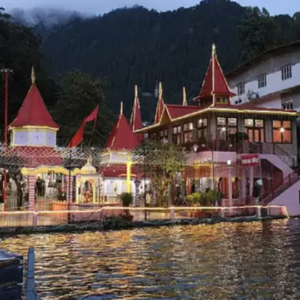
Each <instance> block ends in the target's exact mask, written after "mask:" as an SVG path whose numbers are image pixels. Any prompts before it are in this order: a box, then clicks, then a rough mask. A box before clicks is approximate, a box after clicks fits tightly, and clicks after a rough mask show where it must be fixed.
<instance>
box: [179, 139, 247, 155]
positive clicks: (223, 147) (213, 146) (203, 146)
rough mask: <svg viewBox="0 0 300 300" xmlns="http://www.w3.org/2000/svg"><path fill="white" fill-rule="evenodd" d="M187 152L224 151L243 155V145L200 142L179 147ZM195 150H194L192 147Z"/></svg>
mask: <svg viewBox="0 0 300 300" xmlns="http://www.w3.org/2000/svg"><path fill="white" fill-rule="evenodd" d="M181 146H182V147H184V148H185V149H186V150H187V151H193V152H195V150H196V152H203V151H224V152H237V153H243V143H241V142H231V141H226V140H202V141H197V142H187V143H183V144H182V145H181ZM195 146H196V148H195V149H194V147H195Z"/></svg>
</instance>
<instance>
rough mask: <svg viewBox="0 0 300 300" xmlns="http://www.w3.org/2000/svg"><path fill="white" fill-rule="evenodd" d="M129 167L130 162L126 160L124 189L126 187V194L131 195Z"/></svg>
mask: <svg viewBox="0 0 300 300" xmlns="http://www.w3.org/2000/svg"><path fill="white" fill-rule="evenodd" d="M131 165H132V162H131V161H130V160H127V163H126V167H127V171H126V187H127V193H131Z"/></svg>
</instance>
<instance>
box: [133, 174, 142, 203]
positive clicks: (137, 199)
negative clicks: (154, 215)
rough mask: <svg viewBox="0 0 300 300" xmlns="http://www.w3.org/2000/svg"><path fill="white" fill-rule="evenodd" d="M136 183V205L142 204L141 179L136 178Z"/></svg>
mask: <svg viewBox="0 0 300 300" xmlns="http://www.w3.org/2000/svg"><path fill="white" fill-rule="evenodd" d="M134 184H135V196H134V206H140V185H141V181H139V180H136V181H135V182H134Z"/></svg>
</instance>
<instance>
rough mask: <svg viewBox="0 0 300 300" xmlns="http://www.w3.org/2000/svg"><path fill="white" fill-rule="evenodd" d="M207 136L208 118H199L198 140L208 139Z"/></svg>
mask: <svg viewBox="0 0 300 300" xmlns="http://www.w3.org/2000/svg"><path fill="white" fill-rule="evenodd" d="M206 137H207V119H199V120H198V140H200V141H203V140H206Z"/></svg>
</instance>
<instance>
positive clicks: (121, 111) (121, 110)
mask: <svg viewBox="0 0 300 300" xmlns="http://www.w3.org/2000/svg"><path fill="white" fill-rule="evenodd" d="M122 114H123V102H121V107H120V115H122Z"/></svg>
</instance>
